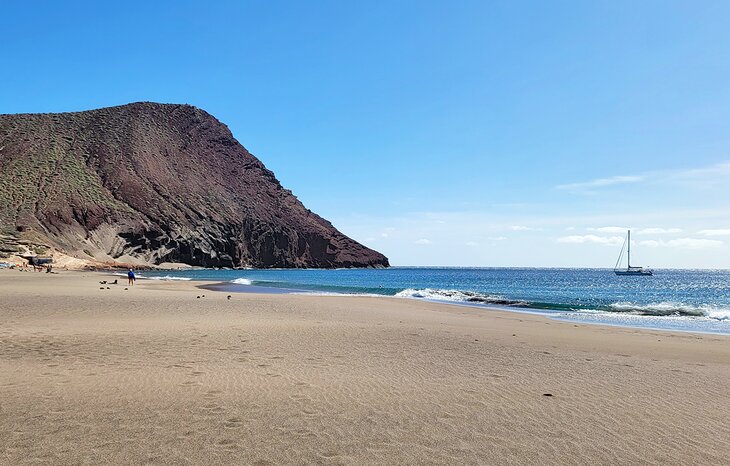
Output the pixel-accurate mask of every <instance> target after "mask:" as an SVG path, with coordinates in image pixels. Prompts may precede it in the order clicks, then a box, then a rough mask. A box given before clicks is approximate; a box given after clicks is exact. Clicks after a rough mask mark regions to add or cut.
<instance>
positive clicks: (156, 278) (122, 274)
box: [112, 272, 192, 281]
mask: <svg viewBox="0 0 730 466" xmlns="http://www.w3.org/2000/svg"><path fill="white" fill-rule="evenodd" d="M112 275H116V276H117V277H124V278H127V272H114V273H112ZM134 276H135V278H137V279H138V280H164V281H168V280H180V281H189V280H192V278H187V277H173V276H172V275H165V276H162V277H147V276H145V275H141V274H139V273H135V274H134Z"/></svg>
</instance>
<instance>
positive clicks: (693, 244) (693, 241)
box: [639, 238, 723, 249]
mask: <svg viewBox="0 0 730 466" xmlns="http://www.w3.org/2000/svg"><path fill="white" fill-rule="evenodd" d="M639 244H640V245H641V246H646V247H649V248H678V249H706V248H716V247H718V246H722V245H723V242H722V241H718V240H715V239H704V238H678V239H670V240H668V241H665V240H652V239H650V240H645V241H640V242H639Z"/></svg>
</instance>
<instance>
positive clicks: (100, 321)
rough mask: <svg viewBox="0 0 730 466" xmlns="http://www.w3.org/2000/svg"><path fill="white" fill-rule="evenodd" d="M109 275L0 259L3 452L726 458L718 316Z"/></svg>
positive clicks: (331, 459)
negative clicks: (488, 306)
mask: <svg viewBox="0 0 730 466" xmlns="http://www.w3.org/2000/svg"><path fill="white" fill-rule="evenodd" d="M109 279H110V277H109V276H108V275H103V274H99V273H83V272H60V273H58V274H45V273H30V272H26V273H23V272H18V271H14V270H3V271H0V463H1V464H36V463H52V464H140V463H150V464H269V463H272V464H303V463H326V464H330V463H332V464H338V463H380V464H395V463H410V464H413V463H419V464H436V463H440V464H443V463H449V464H477V463H480V464H525V463H528V464H534V463H538V462H539V463H543V464H589V463H590V464H619V463H623V464H649V463H665V464H689V463H694V464H727V461H728V458H730V422H729V421H728V420H729V419H730V394H729V392H728V383H729V382H730V338H729V337H726V336H722V335H710V334H691V333H670V332H660V331H649V330H639V329H631V328H619V327H604V326H593V325H576V324H574V323H564V322H559V321H555V320H550V319H547V318H544V317H541V316H534V315H529V314H521V313H510V312H500V311H485V310H483V309H476V308H468V307H461V306H454V305H445V304H435V303H428V302H422V301H416V300H411V299H400V298H372V297H345V296H343V297H335V296H306V295H282V294H279V295H274V294H271V295H268V294H244V293H241V294H234V295H232V297H231V299H230V300H229V299H227V293H222V292H215V291H210V290H203V289H200V288H197V287H196V283H193V282H175V283H172V282H157V281H138V284H137V285H136V286H134V287H130V288H129V289H128V290H125V288H126V279H122V277H119V282H120V284H119V285H110V286H109V289H107V286H106V285H103V286H102V285H100V284H99V281H100V280H109ZM111 279H113V278H111ZM100 287H103V289H100ZM203 295H204V297H202V296H203ZM197 296H201V297H200V298H197ZM546 394H549V395H551V396H546Z"/></svg>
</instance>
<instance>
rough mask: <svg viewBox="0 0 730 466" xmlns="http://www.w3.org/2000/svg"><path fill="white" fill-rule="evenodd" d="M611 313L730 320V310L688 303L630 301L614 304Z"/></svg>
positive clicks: (611, 306)
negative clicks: (640, 302) (637, 302)
mask: <svg viewBox="0 0 730 466" xmlns="http://www.w3.org/2000/svg"><path fill="white" fill-rule="evenodd" d="M608 310H609V311H610V312H623V313H631V314H638V315H645V316H689V317H709V318H711V319H715V320H730V309H728V308H721V307H717V306H712V305H701V306H696V305H692V304H686V303H677V302H672V301H663V302H660V303H649V304H635V303H632V302H628V301H622V302H618V303H613V304H611V305H610V306H609V309H608Z"/></svg>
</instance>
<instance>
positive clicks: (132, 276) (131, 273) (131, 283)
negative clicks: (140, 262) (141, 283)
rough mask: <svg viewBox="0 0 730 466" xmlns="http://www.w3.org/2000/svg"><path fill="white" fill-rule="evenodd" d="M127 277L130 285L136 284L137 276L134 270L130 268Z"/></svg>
mask: <svg viewBox="0 0 730 466" xmlns="http://www.w3.org/2000/svg"><path fill="white" fill-rule="evenodd" d="M127 278H128V279H129V285H130V286H131V285H134V281H135V280H136V279H137V277H135V276H134V270H132V269H129V272H127Z"/></svg>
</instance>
